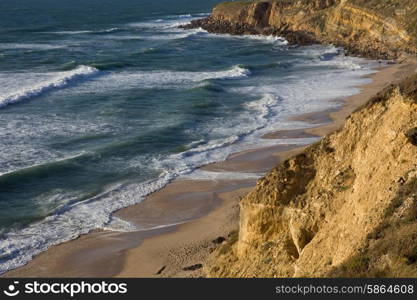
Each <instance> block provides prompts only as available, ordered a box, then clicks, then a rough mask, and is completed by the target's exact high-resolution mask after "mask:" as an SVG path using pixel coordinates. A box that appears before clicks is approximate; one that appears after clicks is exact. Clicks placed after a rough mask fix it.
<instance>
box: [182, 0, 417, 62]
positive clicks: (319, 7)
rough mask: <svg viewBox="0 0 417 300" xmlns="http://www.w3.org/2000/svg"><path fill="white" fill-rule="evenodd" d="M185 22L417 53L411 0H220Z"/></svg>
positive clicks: (376, 52)
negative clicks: (221, 0)
mask: <svg viewBox="0 0 417 300" xmlns="http://www.w3.org/2000/svg"><path fill="white" fill-rule="evenodd" d="M185 27H186V28H193V27H202V28H203V29H206V30H207V31H209V32H215V33H230V34H267V35H279V36H283V37H285V38H286V39H287V40H288V41H289V42H290V43H293V44H309V43H315V42H320V43H332V44H335V45H337V46H343V47H344V48H345V49H346V50H348V51H349V52H350V53H351V54H358V55H361V56H366V57H373V58H396V57H397V56H398V55H399V54H401V53H403V52H408V53H416V52H417V47H416V45H417V43H416V37H417V34H416V32H417V3H416V1H415V0H397V1H388V2H387V1H380V0H275V1H234V2H225V3H221V4H219V5H217V6H216V7H215V8H214V9H213V12H212V14H211V16H209V17H208V18H206V19H201V20H196V21H193V22H192V23H191V24H190V25H187V26H185Z"/></svg>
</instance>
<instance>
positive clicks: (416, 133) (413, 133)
mask: <svg viewBox="0 0 417 300" xmlns="http://www.w3.org/2000/svg"><path fill="white" fill-rule="evenodd" d="M405 135H406V137H407V138H408V141H409V142H410V143H411V144H413V145H414V146H417V127H415V128H413V129H410V130H409V131H407V133H406V134H405Z"/></svg>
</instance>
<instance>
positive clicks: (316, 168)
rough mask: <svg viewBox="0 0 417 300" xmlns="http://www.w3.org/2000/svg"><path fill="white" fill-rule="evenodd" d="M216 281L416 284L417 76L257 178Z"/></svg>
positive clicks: (212, 268)
mask: <svg viewBox="0 0 417 300" xmlns="http://www.w3.org/2000/svg"><path fill="white" fill-rule="evenodd" d="M240 207H241V220H240V228H239V232H238V233H237V234H236V235H235V236H234V237H232V238H231V239H229V240H228V241H227V242H225V243H223V245H222V246H221V247H220V248H219V249H217V250H216V251H215V252H214V253H213V254H212V255H211V257H210V259H209V260H208V262H207V263H206V266H205V271H206V273H207V275H208V276H212V277H254V276H255V277H293V276H307V277H311V276H312V277H321V276H396V277H398V276H417V76H414V77H412V78H410V79H408V80H406V81H404V82H402V83H401V84H399V85H392V86H390V87H388V88H387V89H386V90H384V91H383V92H381V93H380V94H379V95H377V96H375V97H374V98H373V99H371V100H370V101H369V102H368V104H367V105H365V106H364V107H362V108H360V109H358V110H357V111H356V112H354V113H353V114H352V115H351V116H350V117H349V118H348V119H347V121H346V123H345V125H344V126H343V128H342V129H340V130H339V131H337V132H335V133H333V134H330V135H328V136H326V137H325V138H323V139H322V140H321V141H320V142H318V143H316V144H314V145H312V146H310V147H308V148H307V149H306V150H305V151H304V152H303V153H301V154H299V155H297V156H295V157H293V158H290V159H288V160H286V161H284V162H283V163H281V164H280V165H278V166H277V167H275V168H274V169H273V170H271V171H270V172H269V173H268V174H267V175H266V176H265V177H264V178H262V179H260V180H259V182H258V184H257V186H256V188H255V189H254V190H253V191H252V192H251V193H249V194H248V195H247V196H246V197H245V198H244V199H243V200H242V201H241V202H240Z"/></svg>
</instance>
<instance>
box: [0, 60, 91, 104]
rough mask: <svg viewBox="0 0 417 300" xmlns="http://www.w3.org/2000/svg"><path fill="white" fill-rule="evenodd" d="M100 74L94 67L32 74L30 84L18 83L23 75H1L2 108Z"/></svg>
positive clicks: (0, 93) (0, 96)
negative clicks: (18, 78)
mask: <svg viewBox="0 0 417 300" xmlns="http://www.w3.org/2000/svg"><path fill="white" fill-rule="evenodd" d="M98 72H99V71H98V70H97V69H95V68H93V67H89V66H83V65H81V66H78V67H77V68H76V69H74V70H71V71H66V72H53V73H47V74H30V79H29V80H28V81H29V82H25V83H22V82H21V81H16V77H19V75H22V74H8V73H0V80H1V81H2V86H1V87H0V107H4V106H7V105H9V104H12V103H16V102H20V101H22V100H26V99H30V98H33V97H36V96H39V95H41V94H42V93H44V92H47V91H50V90H53V89H58V88H63V87H65V86H67V85H68V84H69V83H70V82H71V81H74V80H78V79H80V78H86V77H89V76H91V75H95V74H97V73H98ZM23 75H25V74H23ZM20 77H22V76H20ZM31 79H32V80H31Z"/></svg>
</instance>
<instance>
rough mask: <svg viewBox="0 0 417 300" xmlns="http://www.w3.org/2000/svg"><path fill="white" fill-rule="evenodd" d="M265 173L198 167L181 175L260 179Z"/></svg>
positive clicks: (188, 176) (184, 176)
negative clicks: (210, 169) (219, 170)
mask: <svg viewBox="0 0 417 300" xmlns="http://www.w3.org/2000/svg"><path fill="white" fill-rule="evenodd" d="M264 175H265V174H264V173H244V172H225V171H222V172H215V171H206V170H202V169H196V170H195V171H193V172H191V173H190V174H187V175H183V176H181V178H180V179H181V180H190V179H192V180H213V181H219V180H245V179H259V178H261V177H262V176H264Z"/></svg>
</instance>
